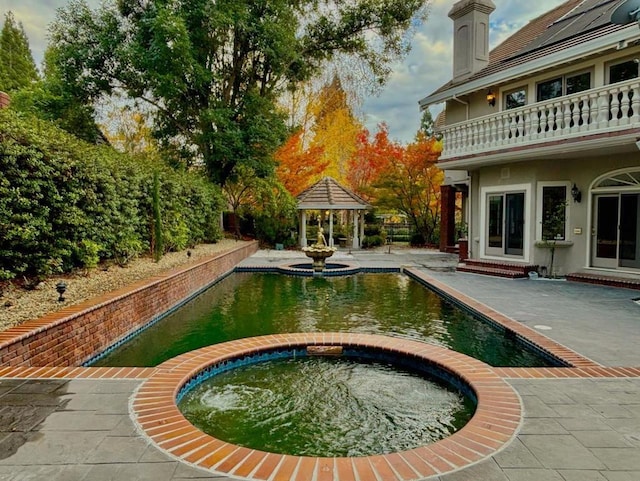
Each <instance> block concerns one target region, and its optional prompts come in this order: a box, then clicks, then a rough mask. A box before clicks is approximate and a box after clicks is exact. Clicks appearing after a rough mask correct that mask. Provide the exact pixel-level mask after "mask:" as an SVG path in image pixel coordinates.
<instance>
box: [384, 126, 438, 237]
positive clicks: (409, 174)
mask: <svg viewBox="0 0 640 481" xmlns="http://www.w3.org/2000/svg"><path fill="white" fill-rule="evenodd" d="M439 155H440V147H439V143H438V142H437V141H436V140H435V139H433V138H427V137H426V136H425V135H424V133H421V132H419V133H418V135H417V137H416V141H415V142H414V143H412V144H409V145H408V146H407V147H406V149H405V152H404V153H403V155H402V156H401V157H400V158H399V159H398V161H397V162H390V163H389V164H387V168H386V169H384V170H383V171H381V173H380V175H379V177H378V180H377V181H376V182H375V183H374V189H375V194H376V198H377V201H376V204H377V205H379V206H381V207H387V208H392V209H397V210H398V211H400V212H403V213H404V214H406V216H407V217H408V218H409V220H410V221H411V223H412V224H413V226H414V227H415V229H416V233H417V234H418V235H419V236H420V237H421V240H422V242H424V243H427V242H435V241H436V240H437V229H438V225H439V223H440V185H441V184H442V180H443V179H444V174H443V172H442V171H441V170H440V169H438V168H437V167H436V165H435V163H436V161H437V159H438V157H439Z"/></svg>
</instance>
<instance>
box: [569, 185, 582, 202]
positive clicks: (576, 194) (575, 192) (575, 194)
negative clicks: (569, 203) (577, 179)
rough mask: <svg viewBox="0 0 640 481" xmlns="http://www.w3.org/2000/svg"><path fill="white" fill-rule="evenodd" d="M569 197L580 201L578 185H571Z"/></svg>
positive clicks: (580, 194)
mask: <svg viewBox="0 0 640 481" xmlns="http://www.w3.org/2000/svg"><path fill="white" fill-rule="evenodd" d="M571 197H572V198H573V201H574V202H578V203H579V202H580V201H581V200H582V192H580V189H578V186H577V185H576V184H575V183H574V184H573V187H571Z"/></svg>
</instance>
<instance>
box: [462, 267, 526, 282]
mask: <svg viewBox="0 0 640 481" xmlns="http://www.w3.org/2000/svg"><path fill="white" fill-rule="evenodd" d="M456 271H460V272H471V273H473V274H484V275H486V276H496V277H507V278H509V279H523V278H526V277H529V276H528V274H526V273H525V272H522V271H516V270H512V269H500V268H497V267H486V266H475V265H467V264H458V266H457V267H456Z"/></svg>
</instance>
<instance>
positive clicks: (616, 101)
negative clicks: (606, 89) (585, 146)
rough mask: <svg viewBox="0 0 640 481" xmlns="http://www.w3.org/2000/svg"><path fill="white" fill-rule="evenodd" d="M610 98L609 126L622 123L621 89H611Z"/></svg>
mask: <svg viewBox="0 0 640 481" xmlns="http://www.w3.org/2000/svg"><path fill="white" fill-rule="evenodd" d="M610 92H611V93H610V94H609V99H610V102H611V106H610V110H609V127H615V126H617V125H618V124H619V123H620V97H621V92H620V89H617V88H615V89H611V90H610Z"/></svg>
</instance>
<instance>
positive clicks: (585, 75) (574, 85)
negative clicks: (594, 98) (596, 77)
mask: <svg viewBox="0 0 640 481" xmlns="http://www.w3.org/2000/svg"><path fill="white" fill-rule="evenodd" d="M590 88H591V72H581V73H578V74H570V75H564V76H561V77H556V78H553V79H549V80H545V81H544V82H540V83H538V85H536V100H537V101H538V102H542V101H544V100H550V99H555V98H556V97H562V96H563V95H572V94H575V93H577V92H582V91H583V90H589V89H590Z"/></svg>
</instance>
